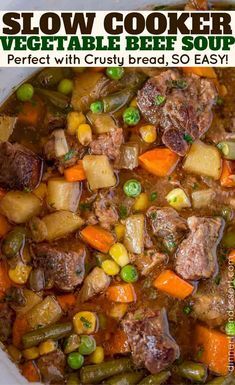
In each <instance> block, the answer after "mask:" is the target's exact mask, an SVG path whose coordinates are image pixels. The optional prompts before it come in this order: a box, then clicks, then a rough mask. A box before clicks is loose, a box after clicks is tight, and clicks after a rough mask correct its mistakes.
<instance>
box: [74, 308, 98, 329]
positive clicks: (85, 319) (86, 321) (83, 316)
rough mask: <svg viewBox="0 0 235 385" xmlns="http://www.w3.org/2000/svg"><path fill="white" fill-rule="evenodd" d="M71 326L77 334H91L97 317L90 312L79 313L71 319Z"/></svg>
mask: <svg viewBox="0 0 235 385" xmlns="http://www.w3.org/2000/svg"><path fill="white" fill-rule="evenodd" d="M73 326H74V330H75V332H76V333H77V334H92V333H94V332H95V330H96V327H97V316H96V314H95V313H93V312H91V311H80V312H79V313H76V314H75V316H74V317H73Z"/></svg>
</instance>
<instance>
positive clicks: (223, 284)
mask: <svg viewBox="0 0 235 385" xmlns="http://www.w3.org/2000/svg"><path fill="white" fill-rule="evenodd" d="M219 277H220V279H219V282H217V283H215V281H214V280H206V281H203V282H201V283H200V284H199V287H198V290H197V292H196V293H195V294H194V296H193V297H192V303H193V311H192V313H191V316H192V317H194V318H196V319H199V320H200V321H202V322H205V323H207V324H208V325H209V326H211V327H217V326H222V325H223V324H224V323H225V322H226V321H227V318H228V314H227V311H228V295H227V293H228V282H229V278H228V272H227V269H225V270H224V271H223V272H222V273H221V275H219Z"/></svg>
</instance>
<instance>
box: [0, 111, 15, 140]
mask: <svg viewBox="0 0 235 385" xmlns="http://www.w3.org/2000/svg"><path fill="white" fill-rule="evenodd" d="M15 123H16V118H15V117H12V116H6V115H3V116H0V140H1V141H3V142H6V141H7V140H8V139H9V137H10V136H11V134H12V133H13V130H14V126H15Z"/></svg>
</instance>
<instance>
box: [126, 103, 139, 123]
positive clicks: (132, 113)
mask: <svg viewBox="0 0 235 385" xmlns="http://www.w3.org/2000/svg"><path fill="white" fill-rule="evenodd" d="M123 120H124V122H125V123H126V124H128V126H135V125H136V124H137V123H139V121H140V112H139V110H138V108H135V107H128V108H126V109H125V111H124V112H123Z"/></svg>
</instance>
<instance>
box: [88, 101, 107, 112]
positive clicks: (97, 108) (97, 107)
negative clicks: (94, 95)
mask: <svg viewBox="0 0 235 385" xmlns="http://www.w3.org/2000/svg"><path fill="white" fill-rule="evenodd" d="M90 110H91V112H93V113H94V114H99V113H100V112H103V110H104V104H103V102H102V101H101V100H97V101H96V102H93V103H91V105H90Z"/></svg>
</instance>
